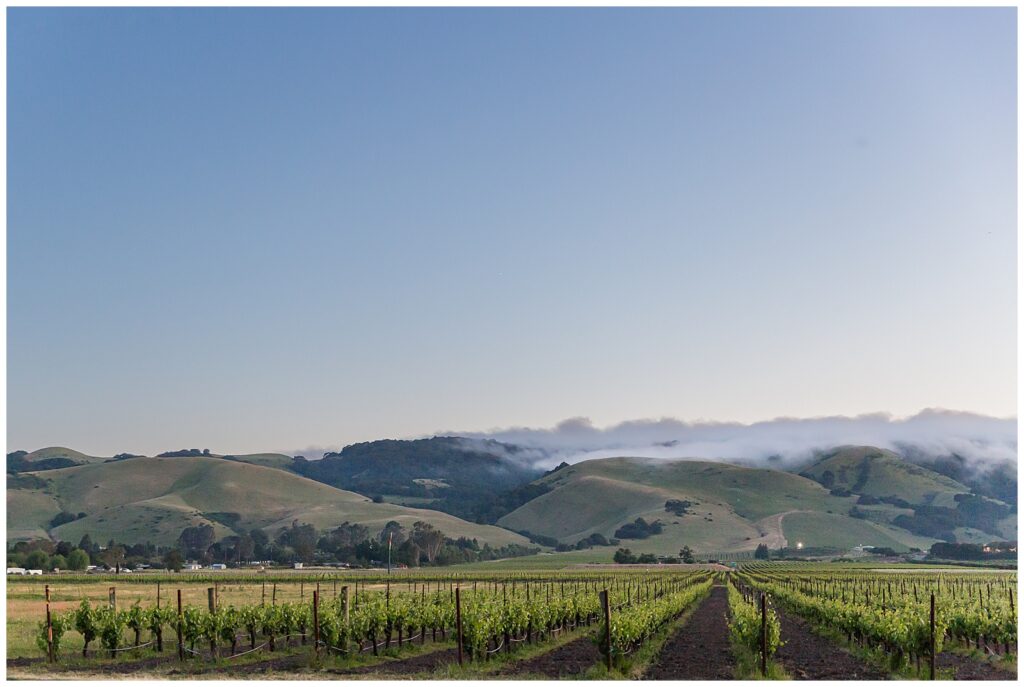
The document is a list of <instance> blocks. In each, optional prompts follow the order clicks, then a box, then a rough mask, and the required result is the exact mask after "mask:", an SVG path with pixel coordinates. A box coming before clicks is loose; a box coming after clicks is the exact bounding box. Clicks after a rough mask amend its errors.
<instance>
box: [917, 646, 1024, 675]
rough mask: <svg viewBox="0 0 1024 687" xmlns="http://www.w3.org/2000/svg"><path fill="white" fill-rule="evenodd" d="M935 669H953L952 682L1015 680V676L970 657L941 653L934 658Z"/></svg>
mask: <svg viewBox="0 0 1024 687" xmlns="http://www.w3.org/2000/svg"><path fill="white" fill-rule="evenodd" d="M935 667H936V668H940V669H945V670H948V669H950V668H952V669H953V671H954V672H953V679H954V680H1016V679H1017V674H1016V673H1013V672H1010V671H1009V670H1005V669H1003V668H1000V667H999V666H994V665H992V664H991V663H988V662H986V661H979V660H978V659H975V658H971V657H970V656H961V655H960V654H954V653H949V652H943V653H940V654H938V655H937V656H936V657H935Z"/></svg>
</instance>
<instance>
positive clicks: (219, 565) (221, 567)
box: [210, 563, 228, 570]
mask: <svg viewBox="0 0 1024 687" xmlns="http://www.w3.org/2000/svg"><path fill="white" fill-rule="evenodd" d="M227 569H228V566H226V565H224V564H223V563H214V564H212V565H211V566H210V570H227Z"/></svg>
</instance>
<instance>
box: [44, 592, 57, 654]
mask: <svg viewBox="0 0 1024 687" xmlns="http://www.w3.org/2000/svg"><path fill="white" fill-rule="evenodd" d="M46 658H47V660H48V661H49V662H50V663H53V662H54V661H55V660H56V657H55V656H54V652H53V616H51V615H50V585H46Z"/></svg>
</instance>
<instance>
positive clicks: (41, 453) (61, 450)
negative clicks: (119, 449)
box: [25, 446, 110, 464]
mask: <svg viewBox="0 0 1024 687" xmlns="http://www.w3.org/2000/svg"><path fill="white" fill-rule="evenodd" d="M49 458H67V459H68V460H73V461H75V462H76V463H81V464H86V463H102V462H104V461H106V460H110V458H101V457H99V456H88V455H86V454H84V453H82V452H81V451H76V450H74V449H71V448H65V447H63V446H49V447H47V448H41V449H38V450H36V451H32V452H31V453H29V454H28V455H26V456H25V460H26V461H28V462H30V463H38V462H39V461H41V460H47V459H49Z"/></svg>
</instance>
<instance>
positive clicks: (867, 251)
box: [7, 8, 1017, 455]
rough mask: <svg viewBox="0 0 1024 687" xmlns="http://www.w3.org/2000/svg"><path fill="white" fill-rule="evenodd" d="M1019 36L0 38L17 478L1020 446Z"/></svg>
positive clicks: (771, 18) (952, 32) (477, 17)
mask: <svg viewBox="0 0 1024 687" xmlns="http://www.w3.org/2000/svg"><path fill="white" fill-rule="evenodd" d="M1015 25H1016V10H1015V9H1012V8H1009V9H986V10H959V9H942V10H934V9H916V10H895V9H887V10H875V9H846V10H843V9H833V10H812V9H792V10H767V9H763V10H751V9H738V10H735V9H734V10H730V9H712V10H702V9H685V8H684V9H667V10H643V11H632V10H583V9H577V10H554V9H546V10H524V9H517V10H498V9H491V10H410V9H391V10H361V9H322V10H294V11H293V10H279V9H266V10H252V9H244V10H213V9H206V10H189V9H176V10H155V9H151V10H80V9H71V10H68V9H10V10H8V91H7V94H8V95H7V97H8V100H7V106H8V112H7V115H8V131H7V141H8V159H7V164H8V168H7V169H8V218H7V219H8V233H7V245H8V303H7V306H8V361H7V364H8V368H7V369H8V389H7V392H8V449H9V450H14V449H28V450H31V449H34V448H39V447H41V446H48V445H66V446H72V447H74V448H78V449H79V450H83V451H86V452H90V453H94V454H99V455H110V454H112V453H115V452H120V451H131V452H136V453H152V452H157V451H162V450H168V449H176V448H185V447H199V448H207V447H208V448H210V449H211V450H213V451H214V452H243V451H256V450H270V449H295V448H299V447H303V446H309V445H311V444H312V445H340V444H345V443H349V442H353V441H360V440H368V439H375V438H382V437H405V436H414V435H421V434H427V433H432V432H435V431H440V430H465V431H472V430H477V431H480V430H487V429H489V428H493V427H507V426H513V425H523V426H551V425H554V424H555V423H557V422H559V421H560V420H563V419H564V418H567V417H572V416H585V417H589V418H590V419H591V420H592V421H593V422H594V423H595V424H596V425H598V426H601V425H607V424H612V423H617V422H619V421H622V420H629V419H637V418H649V417H662V416H672V417H679V418H683V419H687V420H697V419H714V420H729V421H741V422H751V421H755V420H764V419H768V418H772V417H776V416H783V415H786V416H798V417H810V416H819V415H833V414H845V415H850V414H858V413H864V412H872V411H888V412H892V413H895V414H897V415H909V414H912V413H916V412H917V411H919V410H920V409H922V408H926V407H942V408H951V409H958V410H968V411H974V412H979V413H984V414H991V415H998V416H1007V415H1016V411H1017V409H1016V375H1017V369H1016V240H1017V239H1016V211H1017V208H1016V148H1017V139H1016V121H1017V112H1016V103H1017V91H1016V29H1015Z"/></svg>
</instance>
